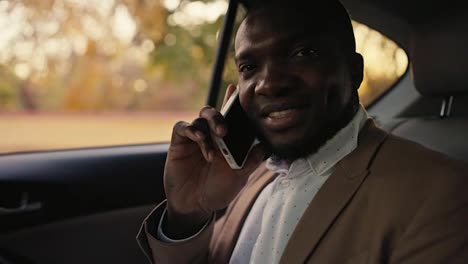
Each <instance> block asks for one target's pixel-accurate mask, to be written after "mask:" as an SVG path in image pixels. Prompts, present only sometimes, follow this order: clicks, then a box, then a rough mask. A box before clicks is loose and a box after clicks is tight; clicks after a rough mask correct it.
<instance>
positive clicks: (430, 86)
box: [411, 13, 468, 97]
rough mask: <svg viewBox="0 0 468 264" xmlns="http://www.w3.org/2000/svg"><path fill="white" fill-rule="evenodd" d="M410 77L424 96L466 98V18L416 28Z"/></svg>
mask: <svg viewBox="0 0 468 264" xmlns="http://www.w3.org/2000/svg"><path fill="white" fill-rule="evenodd" d="M414 33H415V34H414V36H413V39H412V43H411V44H412V48H411V57H412V75H413V78H414V83H415V86H416V89H417V90H418V91H419V92H420V93H421V94H422V95H423V96H444V97H445V96H457V95H468V18H467V16H466V13H465V16H456V17H452V18H448V17H445V20H443V21H442V19H437V20H435V21H431V22H429V23H427V24H425V25H424V26H419V27H416V28H415V32H414Z"/></svg>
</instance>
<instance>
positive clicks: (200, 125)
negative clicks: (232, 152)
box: [171, 106, 227, 162]
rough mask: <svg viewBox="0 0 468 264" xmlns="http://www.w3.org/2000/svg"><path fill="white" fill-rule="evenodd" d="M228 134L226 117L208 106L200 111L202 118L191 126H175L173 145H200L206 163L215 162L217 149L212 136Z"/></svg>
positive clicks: (186, 124)
mask: <svg viewBox="0 0 468 264" xmlns="http://www.w3.org/2000/svg"><path fill="white" fill-rule="evenodd" d="M226 132H227V129H226V125H225V121H224V117H223V116H222V115H221V113H219V112H218V111H217V110H216V109H214V108H213V107H211V106H206V107H204V108H202V110H201V111H200V117H199V118H197V119H195V120H194V121H193V122H192V123H191V124H189V123H187V122H178V123H176V125H175V126H174V129H173V136H172V140H171V144H175V145H176V144H186V143H190V142H194V143H196V144H198V146H199V148H200V151H201V153H202V154H203V157H204V158H205V160H206V161H209V162H210V161H213V158H214V156H215V152H216V151H217V150H216V147H215V145H214V142H213V139H212V137H211V135H212V134H213V135H215V136H218V137H223V136H224V135H225V134H226Z"/></svg>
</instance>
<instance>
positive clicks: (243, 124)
mask: <svg viewBox="0 0 468 264" xmlns="http://www.w3.org/2000/svg"><path fill="white" fill-rule="evenodd" d="M224 118H225V120H226V122H227V128H228V132H227V134H226V136H224V137H223V140H224V142H225V143H226V146H227V147H228V148H229V151H230V152H231V155H232V157H233V158H234V160H235V162H236V163H237V164H238V165H239V166H241V165H242V164H243V162H244V159H245V158H246V156H247V154H248V153H249V150H250V148H251V146H252V144H253V142H254V140H255V137H256V136H255V127H254V126H253V125H252V124H251V122H250V121H249V119H248V117H247V114H246V113H245V112H244V110H243V109H242V107H241V104H240V101H239V96H236V98H235V99H234V102H233V104H232V106H231V108H230V109H229V110H228V111H227V113H225V114H224Z"/></svg>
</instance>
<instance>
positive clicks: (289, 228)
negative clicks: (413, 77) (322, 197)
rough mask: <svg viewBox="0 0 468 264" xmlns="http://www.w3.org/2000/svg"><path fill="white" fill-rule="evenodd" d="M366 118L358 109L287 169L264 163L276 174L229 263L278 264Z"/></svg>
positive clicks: (354, 143)
mask: <svg viewBox="0 0 468 264" xmlns="http://www.w3.org/2000/svg"><path fill="white" fill-rule="evenodd" d="M367 118H368V116H367V113H366V112H365V110H364V109H363V108H362V107H361V108H360V109H359V111H358V112H357V114H356V115H355V117H354V118H353V120H352V121H351V122H350V123H349V124H348V125H347V126H346V127H344V128H343V129H341V130H340V131H339V132H338V133H337V134H336V135H335V136H334V137H333V138H331V139H330V140H329V141H327V142H326V143H325V145H324V146H322V147H321V148H320V149H319V150H318V151H317V152H316V153H315V154H312V155H311V156H309V157H307V158H304V159H298V160H296V161H294V162H293V163H292V164H291V165H290V166H288V164H286V163H285V162H282V161H277V160H276V161H275V160H274V159H271V158H270V159H269V160H268V161H267V168H268V169H270V170H272V171H274V172H276V173H278V174H279V175H278V176H277V177H276V179H275V180H274V181H273V182H271V183H270V184H269V185H267V186H266V187H265V188H264V189H263V190H262V192H261V193H260V195H259V197H258V198H257V200H256V201H255V203H254V205H253V207H252V209H251V211H250V213H249V215H248V216H247V219H246V221H245V223H244V226H243V227H242V230H241V233H240V236H239V239H238V241H237V243H236V246H235V248H234V251H233V254H232V256H231V260H230V263H231V264H237V263H239V264H240V263H242V264H243V263H255V264H261V263H268V264H272V263H278V262H279V260H280V258H281V255H282V254H283V251H284V249H285V247H286V244H287V242H288V240H289V238H290V236H291V234H292V232H293V231H294V229H295V227H296V225H297V224H298V222H299V220H300V218H301V216H302V214H303V213H304V211H305V210H306V208H307V207H308V205H309V204H310V202H311V201H312V199H313V198H314V196H315V195H316V194H317V192H318V191H319V189H320V188H321V187H322V185H323V184H324V183H325V181H326V180H327V179H328V178H329V177H330V175H331V174H332V173H333V171H334V169H335V165H336V163H338V161H340V160H341V159H342V158H344V157H345V156H346V155H348V154H349V153H350V152H352V151H353V150H354V149H355V148H356V146H357V144H358V140H357V137H358V134H359V130H360V129H361V128H362V127H363V126H364V123H365V122H366V120H367ZM311 224H313V223H311Z"/></svg>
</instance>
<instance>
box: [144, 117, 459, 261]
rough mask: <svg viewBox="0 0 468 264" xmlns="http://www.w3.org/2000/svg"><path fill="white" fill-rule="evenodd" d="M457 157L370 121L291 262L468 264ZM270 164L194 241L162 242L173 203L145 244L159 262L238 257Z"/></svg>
mask: <svg viewBox="0 0 468 264" xmlns="http://www.w3.org/2000/svg"><path fill="white" fill-rule="evenodd" d="M467 168H468V167H467V166H466V164H465V163H462V162H458V161H453V160H450V159H448V158H447V157H445V156H444V155H442V154H439V153H437V152H434V151H431V150H428V149H426V148H424V147H422V146H420V145H418V144H416V143H413V142H410V141H407V140H403V139H400V138H398V137H395V136H393V135H389V134H387V133H386V132H384V131H382V130H381V129H379V128H377V127H376V126H375V125H374V123H373V122H372V121H368V122H367V123H366V125H365V127H364V128H363V130H362V131H361V133H360V135H359V143H358V147H357V148H356V149H355V150H354V151H353V152H352V153H350V154H349V155H348V156H346V157H345V158H344V159H342V160H341V161H340V162H339V163H338V164H337V167H336V170H335V172H334V174H333V175H332V176H330V178H329V179H328V180H327V181H326V182H325V184H324V185H323V186H322V188H321V189H320V191H319V192H318V193H317V195H316V196H315V198H314V199H313V201H312V202H311V203H310V205H309V207H308V208H307V210H306V211H305V212H304V214H303V216H302V218H301V220H300V221H299V223H298V225H297V227H296V229H295V230H294V233H293V234H292V235H291V237H290V239H289V242H288V244H287V246H286V249H285V251H284V254H283V256H282V258H281V263H304V262H306V263H327V264H329V263H425V264H426V263H468V174H467ZM274 176H275V175H274V174H273V173H271V172H270V171H268V170H267V169H266V168H265V167H264V166H263V165H262V166H260V168H259V169H257V171H256V172H254V175H252V177H251V178H250V180H249V182H248V183H247V185H246V186H245V188H244V189H243V190H242V191H241V193H240V194H239V195H238V197H237V198H236V199H235V200H234V201H233V202H232V203H231V204H230V206H229V207H228V208H227V210H226V212H225V214H224V215H223V216H221V217H217V218H218V219H217V220H216V222H214V221H212V222H211V223H210V224H209V226H208V227H207V228H206V229H204V231H203V232H202V233H201V234H199V235H198V236H197V237H195V238H194V239H192V240H190V241H187V242H183V243H175V244H168V243H163V242H160V241H158V240H156V239H155V238H154V237H153V236H152V235H151V234H155V233H156V231H155V230H154V229H155V228H157V222H158V221H159V219H160V216H161V212H162V209H163V208H164V205H159V206H158V207H156V209H155V210H154V211H153V212H152V213H151V214H150V216H149V217H148V218H147V219H146V221H145V223H144V224H143V226H142V229H141V230H140V233H139V234H138V241H139V243H140V246H141V247H142V249H143V250H144V251H145V253H146V254H147V255H148V257H149V258H150V259H151V260H152V261H153V262H154V263H228V262H229V259H230V256H231V254H232V251H233V249H234V246H235V244H236V243H237V239H238V237H239V234H240V231H241V228H242V226H243V223H244V221H245V219H246V217H247V215H248V213H249V211H250V208H251V207H252V205H253V203H254V202H255V200H256V197H257V196H258V195H259V193H260V192H261V190H262V189H263V188H264V187H265V186H266V185H267V184H268V183H269V182H271V180H272V179H273V178H274Z"/></svg>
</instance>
